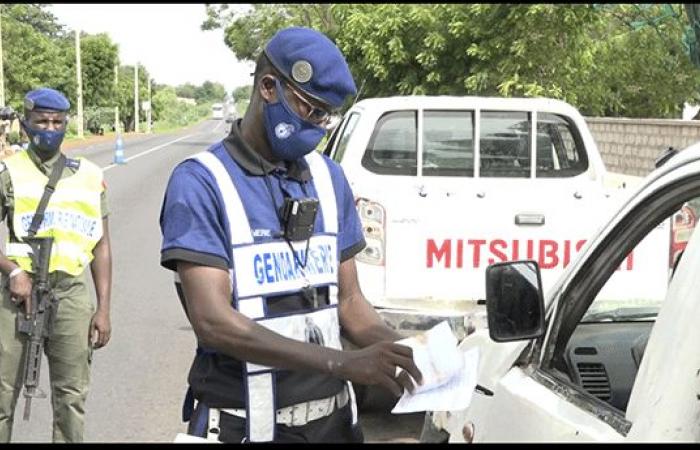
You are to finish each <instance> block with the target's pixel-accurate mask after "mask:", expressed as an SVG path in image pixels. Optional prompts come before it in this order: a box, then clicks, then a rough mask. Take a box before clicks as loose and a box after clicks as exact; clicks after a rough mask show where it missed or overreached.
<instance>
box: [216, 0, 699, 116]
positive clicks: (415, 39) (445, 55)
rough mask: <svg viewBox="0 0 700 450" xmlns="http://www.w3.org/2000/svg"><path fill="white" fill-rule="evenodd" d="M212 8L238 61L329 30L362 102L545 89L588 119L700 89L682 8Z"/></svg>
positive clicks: (633, 112)
mask: <svg viewBox="0 0 700 450" xmlns="http://www.w3.org/2000/svg"><path fill="white" fill-rule="evenodd" d="M669 11H670V13H669ZM207 14H208V19H207V20H206V21H205V23H203V24H202V27H203V28H205V29H213V28H217V27H221V28H223V29H224V32H225V39H224V40H225V43H226V44H227V45H228V46H229V47H230V48H231V50H232V51H233V52H234V54H235V55H236V56H237V57H238V58H239V59H247V60H255V58H256V57H257V55H258V54H259V52H260V50H261V46H262V45H264V43H265V42H266V41H267V40H268V39H269V38H270V37H271V36H272V35H273V34H274V33H275V32H276V31H277V30H279V29H280V28H283V27H286V26H290V25H297V26H309V27H313V28H316V29H318V30H320V31H322V32H324V33H326V34H327V35H328V36H329V37H330V38H331V39H332V40H334V42H335V43H336V44H337V45H338V47H339V48H340V49H341V50H342V51H343V53H344V54H345V56H346V58H347V60H348V64H349V65H350V68H351V70H352V72H353V74H354V77H355V80H356V82H357V84H358V88H359V89H360V95H359V96H360V97H376V96H386V95H405V94H430V95H446V94H451V95H500V96H526V97H534V96H546V97H552V98H559V99H563V100H566V101H568V102H570V103H572V104H573V105H574V106H577V107H578V108H579V109H580V110H581V111H582V112H583V113H584V114H589V115H601V114H607V115H624V116H628V117H677V116H678V115H679V111H680V108H681V107H682V104H683V102H684V101H693V100H696V99H698V95H699V94H698V92H699V89H698V86H699V85H700V83H698V82H699V81H700V78H699V76H698V74H699V71H698V70H697V69H695V68H694V67H693V66H692V65H691V63H690V59H689V57H688V55H687V53H686V51H685V49H684V48H683V45H684V44H683V43H684V39H685V38H684V36H685V35H684V31H685V30H686V27H687V24H688V21H687V18H686V17H685V16H684V15H683V8H682V7H681V5H668V4H664V5H633V4H621V5H620V4H618V5H606V6H605V7H598V6H595V7H594V6H593V5H590V4H571V5H567V4H427V5H426V4H401V5H398V4H362V5H360V4H322V5H314V4H276V5H265V4H255V5H253V7H252V8H251V9H250V10H248V11H247V12H246V13H243V14H239V13H232V12H231V10H230V9H229V8H226V7H225V6H212V5H208V6H207ZM645 23H646V24H649V25H648V26H642V25H643V24H645ZM640 24H641V25H640Z"/></svg>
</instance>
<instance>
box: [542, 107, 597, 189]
mask: <svg viewBox="0 0 700 450" xmlns="http://www.w3.org/2000/svg"><path fill="white" fill-rule="evenodd" d="M574 129H575V128H574V127H572V126H571V125H570V124H569V123H568V122H567V121H566V119H564V118H563V117H561V116H559V115H556V114H549V113H539V114H538V115H537V144H536V145H537V165H536V170H535V174H536V176H537V177H539V178H551V177H572V176H575V175H579V174H581V173H583V172H585V171H586V170H587V169H588V158H587V156H586V152H585V151H584V149H583V144H580V139H578V136H575V135H574V132H573V130H574Z"/></svg>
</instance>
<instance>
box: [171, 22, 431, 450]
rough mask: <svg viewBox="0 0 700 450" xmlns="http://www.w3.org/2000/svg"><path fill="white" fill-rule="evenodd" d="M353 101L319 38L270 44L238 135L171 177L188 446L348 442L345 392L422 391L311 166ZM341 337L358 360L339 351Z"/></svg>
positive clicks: (339, 197) (334, 192) (347, 226)
mask: <svg viewBox="0 0 700 450" xmlns="http://www.w3.org/2000/svg"><path fill="white" fill-rule="evenodd" d="M355 92H356V89H355V83H354V81H353V79H352V76H351V74H350V71H349V69H348V65H347V63H346V62H345V59H344V57H343V55H342V54H341V53H340V51H339V50H338V48H337V47H336V46H335V45H334V44H333V43H332V42H331V41H330V40H329V39H328V38H327V37H326V36H324V35H323V34H321V33H319V32H317V31H314V30H311V29H308V28H288V29H284V30H282V31H279V32H278V33H277V34H276V35H275V36H274V37H273V38H272V39H271V40H270V41H269V42H268V43H267V45H266V46H265V47H264V50H263V52H262V54H261V55H260V57H259V58H258V60H257V64H256V69H255V75H254V86H253V93H252V96H251V99H250V103H249V106H248V110H247V111H246V114H245V116H244V117H243V119H241V120H238V121H237V122H235V123H234V124H233V126H232V129H231V133H230V135H229V136H228V137H227V138H226V139H224V140H223V141H221V142H219V143H216V144H214V145H213V146H212V147H210V148H209V149H208V150H207V151H204V152H202V153H200V154H197V155H195V156H194V157H192V158H189V159H187V160H185V161H184V162H182V163H180V164H179V165H178V166H177V167H176V168H175V169H174V171H173V173H172V175H171V178H170V181H169V183H168V187H167V190H166V193H165V198H164V201H163V207H162V211H161V229H162V233H163V245H162V251H161V263H162V265H163V266H165V267H166V268H169V269H171V270H173V271H176V277H177V278H176V280H178V281H179V284H178V291H179V292H180V293H181V294H184V301H185V305H186V311H187V313H188V317H189V319H190V321H191V323H192V325H193V328H194V331H195V333H196V335H197V339H198V347H199V348H198V350H197V355H196V357H195V359H194V362H193V364H192V367H191V370H190V374H189V384H190V388H191V391H190V394H191V395H190V396H188V397H193V398H194V399H196V400H197V406H196V408H195V410H194V412H193V414H192V415H191V417H190V414H189V413H190V412H191V411H189V410H188V408H187V406H188V405H186V408H185V411H184V412H185V419H189V433H190V434H193V435H196V436H200V437H205V436H206V437H208V438H210V439H217V440H221V441H224V442H241V441H251V442H265V441H276V442H358V441H361V440H362V433H361V431H360V429H359V427H357V414H356V408H355V402H354V398H353V391H352V389H351V388H350V383H349V382H354V383H361V384H378V385H382V386H384V387H386V388H387V389H390V390H391V391H392V392H393V393H394V394H395V395H397V396H398V395H400V393H401V392H402V391H403V389H409V390H412V389H413V388H414V382H415V381H417V382H420V380H421V374H420V372H419V371H418V369H417V368H416V366H415V364H414V362H413V357H412V353H411V349H410V348H409V347H406V346H402V345H399V344H396V343H394V341H396V340H398V339H401V336H400V335H398V334H397V333H396V332H394V331H392V330H391V329H390V328H388V327H387V326H386V325H385V324H384V323H383V322H382V320H381V319H380V317H379V315H378V314H377V313H376V312H375V310H374V309H373V308H372V306H371V305H370V304H369V303H368V302H367V300H366V299H365V298H364V296H363V295H362V292H361V291H360V288H359V286H358V280H357V273H356V267H355V260H354V256H355V255H356V254H357V253H358V252H359V251H361V250H362V249H363V247H364V245H365V241H364V238H363V234H362V230H361V227H360V221H359V218H358V214H357V211H356V209H355V205H354V199H353V195H352V191H351V190H350V186H349V184H348V182H347V180H346V178H345V176H344V174H343V171H342V170H341V169H340V167H339V166H338V165H337V164H335V163H334V162H333V161H332V160H330V159H329V158H327V157H326V156H323V155H321V154H320V153H317V152H315V151H313V150H314V149H315V148H316V146H317V145H318V143H319V141H320V140H321V139H322V138H323V136H324V135H325V134H326V133H327V131H328V128H329V126H330V125H331V124H332V123H333V117H334V116H335V115H336V114H337V111H338V109H339V108H340V107H341V105H342V104H343V102H344V100H345V99H346V97H347V96H350V95H354V94H355ZM341 330H342V333H343V335H344V336H345V337H346V338H347V339H348V340H349V341H351V342H352V343H353V344H355V345H356V346H357V348H358V349H357V350H351V351H350V350H342V347H341V341H340V334H341ZM399 369H403V370H399ZM397 373H399V375H398V376H397ZM409 374H410V375H409ZM414 380H415V381H414Z"/></svg>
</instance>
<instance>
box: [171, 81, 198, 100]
mask: <svg viewBox="0 0 700 450" xmlns="http://www.w3.org/2000/svg"><path fill="white" fill-rule="evenodd" d="M196 90H197V86H195V85H194V84H192V83H185V84H181V85H179V86H177V87H175V93H176V94H177V96H178V97H182V98H191V99H194V98H195V97H196Z"/></svg>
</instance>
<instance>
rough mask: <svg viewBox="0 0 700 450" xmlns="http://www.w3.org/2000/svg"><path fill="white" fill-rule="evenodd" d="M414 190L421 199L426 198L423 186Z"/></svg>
mask: <svg viewBox="0 0 700 450" xmlns="http://www.w3.org/2000/svg"><path fill="white" fill-rule="evenodd" d="M416 189H417V190H418V195H420V196H421V197H426V196H427V195H428V193H427V192H426V191H425V186H422V185H421V186H416Z"/></svg>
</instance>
